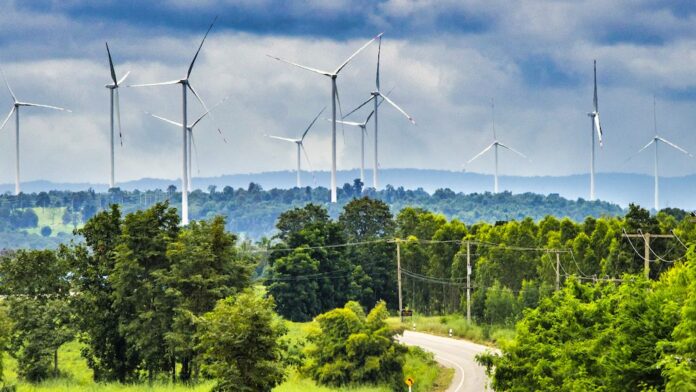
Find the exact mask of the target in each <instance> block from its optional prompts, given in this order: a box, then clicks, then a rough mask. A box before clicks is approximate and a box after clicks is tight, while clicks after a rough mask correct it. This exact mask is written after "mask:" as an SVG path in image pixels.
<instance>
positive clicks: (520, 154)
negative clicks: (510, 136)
mask: <svg viewBox="0 0 696 392" xmlns="http://www.w3.org/2000/svg"><path fill="white" fill-rule="evenodd" d="M498 145H499V146H500V147H502V148H507V149H508V150H510V151H512V152H514V153H515V154H517V155H519V156H521V157H522V158H524V159H529V158H527V156H526V155H524V154H522V153H521V152H519V151H517V150H515V149H513V148H512V147H508V146H506V145H504V144H503V143H498Z"/></svg>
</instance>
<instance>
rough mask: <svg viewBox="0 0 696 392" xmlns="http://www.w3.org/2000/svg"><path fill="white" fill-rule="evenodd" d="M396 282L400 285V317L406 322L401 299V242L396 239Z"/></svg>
mask: <svg viewBox="0 0 696 392" xmlns="http://www.w3.org/2000/svg"><path fill="white" fill-rule="evenodd" d="M396 282H397V285H398V286H399V317H400V318H401V322H402V323H403V322H404V306H403V301H402V299H401V242H400V240H399V239H398V238H397V239H396Z"/></svg>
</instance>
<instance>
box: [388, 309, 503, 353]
mask: <svg viewBox="0 0 696 392" xmlns="http://www.w3.org/2000/svg"><path fill="white" fill-rule="evenodd" d="M388 323H389V325H391V326H392V327H399V326H400V327H402V328H404V329H407V330H409V331H413V330H414V329H413V325H414V324H415V331H419V332H427V333H431V334H434V335H441V336H448V335H449V330H450V328H451V329H452V335H453V336H454V337H457V338H461V339H466V340H470V341H472V342H476V343H481V344H487V345H493V346H494V345H496V344H498V343H501V342H504V341H509V340H512V339H513V338H514V337H515V330H514V329H512V328H508V327H501V326H495V325H494V326H490V327H488V328H487V329H488V331H486V330H485V328H484V327H483V326H480V325H477V324H474V323H467V322H466V318H465V317H464V316H463V315H459V314H452V315H448V316H420V315H417V314H414V315H413V317H412V318H411V317H406V319H405V320H404V322H403V323H401V322H400V321H399V318H398V317H391V318H389V320H388Z"/></svg>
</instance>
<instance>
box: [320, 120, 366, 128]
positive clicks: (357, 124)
mask: <svg viewBox="0 0 696 392" xmlns="http://www.w3.org/2000/svg"><path fill="white" fill-rule="evenodd" d="M326 120H327V121H331V119H330V118H327V119H326ZM336 122H337V123H341V124H345V125H351V126H354V127H360V126H362V125H363V124H362V123H358V122H353V121H342V120H336Z"/></svg>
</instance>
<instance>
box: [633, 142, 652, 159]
mask: <svg viewBox="0 0 696 392" xmlns="http://www.w3.org/2000/svg"><path fill="white" fill-rule="evenodd" d="M653 143H655V139H652V140H651V141H650V142H649V143H648V144H646V145H645V146H644V147H643V148H641V149H640V150H638V152H636V153H635V154H634V156H635V155H638V154H640V153H641V152H643V150H645V149H646V148H648V147H650V145H651V144H653Z"/></svg>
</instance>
